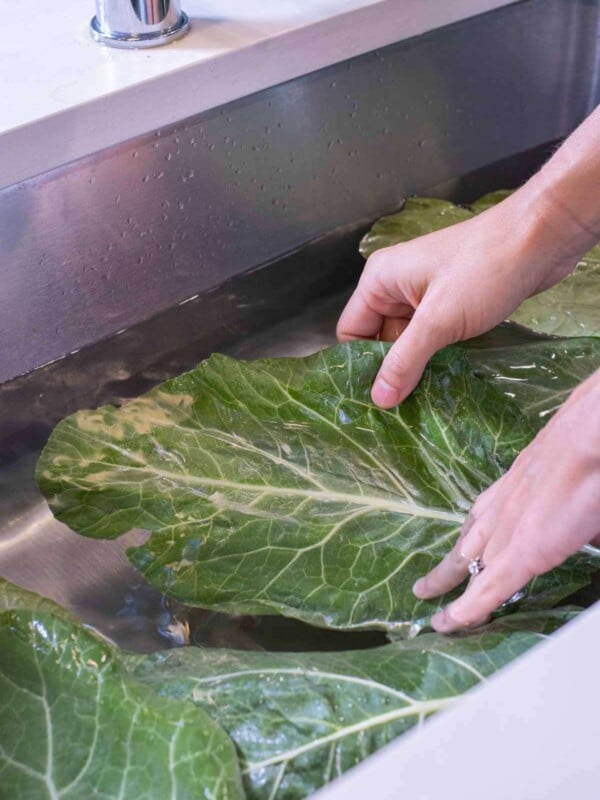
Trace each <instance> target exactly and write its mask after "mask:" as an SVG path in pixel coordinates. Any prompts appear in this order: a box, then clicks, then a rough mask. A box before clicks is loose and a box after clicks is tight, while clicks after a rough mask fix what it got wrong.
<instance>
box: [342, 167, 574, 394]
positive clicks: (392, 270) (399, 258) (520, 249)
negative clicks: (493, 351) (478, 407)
mask: <svg viewBox="0 0 600 800" xmlns="http://www.w3.org/2000/svg"><path fill="white" fill-rule="evenodd" d="M540 198H542V199H540ZM542 204H543V194H540V193H539V192H538V189H537V187H536V186H535V185H534V184H531V182H530V184H527V185H526V187H523V189H521V190H519V191H518V192H516V193H515V194H514V195H512V196H510V197H509V198H508V199H507V200H505V201H503V202H502V203H500V204H499V205H497V206H495V207H493V208H491V209H489V210H488V211H485V212H483V213H482V214H480V215H478V216H476V217H474V218H472V219H469V220H467V221H466V222H462V223H459V224H457V225H453V226H452V227H449V228H445V229H443V230H440V231H436V232H435V233H431V234H428V235H426V236H421V237H419V238H418V239H414V240H412V241H409V242H405V243H402V244H399V245H396V246H394V247H388V248H385V249H382V250H379V251H378V252H376V253H374V254H373V255H372V256H371V257H370V258H369V260H368V261H367V264H366V266H365V269H364V272H363V274H362V276H361V278H360V281H359V283H358V286H357V288H356V290H355V292H354V294H353V295H352V297H351V298H350V300H349V301H348V303H347V305H346V308H345V309H344V311H343V313H342V315H341V317H340V320H339V322H338V326H337V335H338V339H339V340H340V341H347V340H350V339H356V338H375V337H379V338H381V339H384V340H394V339H397V341H396V342H395V344H394V345H393V347H392V348H391V349H390V351H389V352H388V354H387V356H386V358H385V359H384V361H383V364H382V366H381V369H380V371H379V374H378V376H377V378H376V380H375V383H374V386H373V390H372V399H373V402H374V403H376V404H377V405H379V406H381V407H382V408H391V407H392V406H395V405H397V404H398V403H400V402H401V401H402V400H404V398H405V397H406V396H407V395H408V394H410V392H411V391H412V390H413V389H414V388H415V386H416V385H417V383H418V381H419V379H420V377H421V375H422V373H423V370H424V368H425V365H426V364H427V361H428V360H429V359H430V358H431V356H432V355H433V354H434V353H435V352H436V351H437V350H439V349H441V348H442V347H444V346H445V345H447V344H451V343H453V342H456V341H459V340H461V339H467V338H471V337H473V336H477V335H479V334H481V333H484V332H485V331H487V330H489V329H490V328H491V327H493V326H494V325H497V324H498V323H499V322H501V321H502V320H504V319H506V318H507V317H508V316H509V315H510V314H511V313H512V311H514V309H515V308H517V307H518V306H519V305H520V303H521V302H522V301H523V300H524V299H525V298H526V297H529V296H530V295H532V294H535V293H537V292H540V291H543V290H544V289H546V288H548V287H549V286H551V285H552V284H554V283H556V282H557V281H558V280H560V279H561V278H562V277H564V276H565V275H566V274H568V272H570V270H572V269H573V268H574V266H575V264H576V262H577V257H576V256H574V255H573V253H571V252H566V251H565V248H564V247H562V246H560V244H559V242H558V241H557V240H556V230H555V229H556V225H552V224H551V220H552V219H553V217H552V214H551V213H550V212H548V213H547V214H546V213H541V208H542Z"/></svg>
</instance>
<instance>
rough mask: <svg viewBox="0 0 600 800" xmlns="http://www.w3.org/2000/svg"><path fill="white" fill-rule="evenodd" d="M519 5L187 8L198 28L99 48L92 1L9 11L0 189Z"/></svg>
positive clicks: (381, 2)
mask: <svg viewBox="0 0 600 800" xmlns="http://www.w3.org/2000/svg"><path fill="white" fill-rule="evenodd" d="M511 2H515V0H451V2H449V1H448V0H277V1H275V0H262V1H261V2H260V3H248V2H247V0H183V4H182V5H183V8H184V10H185V11H186V12H187V13H188V15H189V17H190V19H191V21H192V30H191V32H190V33H189V34H188V35H187V36H186V37H184V38H183V39H181V40H180V41H178V42H174V43H172V44H169V45H167V46H165V47H159V48H156V49H152V50H136V51H123V50H115V49H113V48H107V47H104V46H101V45H99V44H97V43H95V42H93V41H92V40H91V38H90V37H89V35H88V24H89V20H90V18H91V17H92V15H93V12H94V3H93V2H92V1H91V0H88V2H82V1H81V0H61V2H60V3H40V0H20V2H18V3H9V4H7V5H8V8H7V9H3V29H4V31H5V38H4V40H3V43H2V45H1V47H0V87H1V90H2V106H1V108H2V110H1V111H0V187H3V186H7V185H10V184H12V183H16V182H18V181H20V180H23V179H25V178H28V177H31V176H32V175H36V174H39V173H40V172H44V171H46V170H48V169H51V168H53V167H57V166H61V165H63V164H66V163H68V162H70V161H73V160H74V159H77V158H80V157H82V156H85V155H89V154H90V153H93V152H96V151H98V150H101V149H103V148H105V147H109V146H110V145H112V144H115V143H117V142H121V141H124V140H127V139H131V138H133V137H135V136H139V135H141V134H143V133H147V132H148V131H151V130H154V129H156V128H160V127H162V126H164V125H169V124H171V123H173V122H176V121H177V120H180V119H184V118H186V117H189V116H191V115H193V114H197V113H199V112H201V111H206V110H208V109H210V108H214V107H217V106H220V105H222V104H223V103H226V102H229V101H231V100H235V99H237V98H240V97H243V96H245V95H248V94H251V93H252V92H255V91H258V90H260V89H264V88H266V87H268V86H274V85H275V84H277V83H281V82H282V81H286V80H290V79H291V78H295V77H298V76H299V75H303V74H306V73H308V72H311V71H313V70H316V69H320V68H322V67H325V66H328V65H330V64H333V63H336V62H338V61H342V60H344V59H347V58H350V57H352V56H355V55H359V54H361V53H365V52H368V51H369V50H373V49H375V48H377V47H383V46H385V45H388V44H391V43H393V42H395V41H399V40H401V39H406V38H408V37H410V36H415V35H418V34H421V33H424V32H426V31H428V30H432V29H434V28H437V27H441V26H442V25H447V24H450V23H452V22H456V21H458V20H461V19H465V18H467V17H469V16H473V15H474V14H478V13H482V12H485V11H489V10H492V9H494V8H498V7H499V6H504V5H509V4H510V3H511Z"/></svg>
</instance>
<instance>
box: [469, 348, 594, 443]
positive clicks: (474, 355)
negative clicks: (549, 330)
mask: <svg viewBox="0 0 600 800" xmlns="http://www.w3.org/2000/svg"><path fill="white" fill-rule="evenodd" d="M465 352H466V353H467V356H468V358H469V361H470V362H471V365H472V366H473V367H474V368H475V371H476V372H477V374H478V375H481V376H483V377H485V378H486V379H488V380H491V381H493V383H494V384H495V385H496V386H497V388H498V389H499V390H500V391H502V392H503V393H504V394H505V395H506V396H507V397H510V398H513V399H514V400H515V402H516V403H517V404H518V406H519V408H520V409H521V410H522V411H523V412H524V414H526V416H527V417H528V418H529V420H530V422H531V423H532V425H534V427H535V428H536V430H539V429H540V428H541V427H542V426H543V425H544V424H545V423H546V422H547V420H548V419H549V418H550V417H551V416H552V414H554V412H555V411H557V410H558V408H559V407H560V406H561V405H562V403H564V401H565V400H566V399H567V397H568V396H569V394H570V393H571V392H572V391H573V389H575V387H576V386H578V385H579V384H580V383H581V382H582V381H584V380H585V379H586V378H587V377H589V376H590V375H591V374H592V373H593V372H595V371H596V370H597V369H600V338H594V337H589V338H573V339H562V340H558V341H557V340H551V341H546V342H533V343H530V344H525V345H520V346H518V347H495V348H488V349H482V350H475V349H473V350H466V351H465Z"/></svg>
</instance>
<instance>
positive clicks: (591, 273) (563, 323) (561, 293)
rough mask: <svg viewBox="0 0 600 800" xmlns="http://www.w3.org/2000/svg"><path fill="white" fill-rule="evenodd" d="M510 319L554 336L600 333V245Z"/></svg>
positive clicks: (595, 334) (523, 305) (593, 334)
mask: <svg viewBox="0 0 600 800" xmlns="http://www.w3.org/2000/svg"><path fill="white" fill-rule="evenodd" d="M510 319H511V320H512V321H513V322H518V323H519V324H520V325H525V326H526V327H528V328H531V329H532V330H534V331H538V332H539V333H548V334H552V335H554V336H600V245H596V247H594V249H593V250H590V252H589V253H588V254H587V255H586V256H585V257H584V258H582V259H581V261H580V262H579V264H578V265H577V268H576V270H575V272H574V273H573V274H572V275H569V277H568V278H565V279H564V280H562V281H561V282H560V283H557V284H556V286H552V287H551V288H550V289H547V290H546V291H545V292H542V293H541V294H537V295H535V296H534V297H530V298H529V300H525V302H524V303H523V304H522V305H521V306H519V308H518V309H517V310H516V311H515V312H514V314H512V315H511V317H510Z"/></svg>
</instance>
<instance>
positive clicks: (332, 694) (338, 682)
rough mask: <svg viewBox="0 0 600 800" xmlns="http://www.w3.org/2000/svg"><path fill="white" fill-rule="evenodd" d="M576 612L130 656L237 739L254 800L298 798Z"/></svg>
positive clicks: (141, 671)
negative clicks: (469, 627) (469, 629)
mask: <svg viewBox="0 0 600 800" xmlns="http://www.w3.org/2000/svg"><path fill="white" fill-rule="evenodd" d="M571 616H572V612H570V611H568V610H564V611H560V612H546V613H544V614H517V615H514V616H513V617H510V618H508V619H507V620H498V621H496V622H495V623H493V624H491V625H489V626H487V627H486V628H484V629H481V631H479V632H474V633H472V634H470V635H468V636H462V637H447V636H441V635H439V634H433V633H431V634H422V635H420V636H418V637H417V638H416V639H414V640H411V641H401V642H395V643H393V644H389V645H385V646H384V647H379V648H375V649H371V650H358V651H353V652H343V653H301V654H292V653H286V654H282V653H249V652H235V651H233V650H229V651H228V650H225V651H223V650H221V651H219V650H207V649H205V650H199V649H196V648H185V649H178V650H173V651H169V652H166V653H156V654H154V655H151V656H133V657H130V658H128V661H127V664H128V667H129V669H130V670H132V672H133V674H134V675H135V677H136V678H137V679H139V680H142V681H145V682H147V683H148V684H149V685H150V686H152V687H153V688H154V689H156V690H157V691H158V692H159V693H160V694H161V695H165V696H168V697H176V698H179V699H183V698H188V699H191V700H193V701H194V702H195V703H196V704H197V705H199V706H200V707H201V708H203V709H204V710H205V711H206V712H207V713H208V714H210V715H211V717H212V718H213V719H214V720H216V721H217V722H219V723H220V724H221V725H222V726H223V727H224V728H225V730H227V731H228V733H229V734H230V736H231V737H232V738H233V740H234V742H235V744H236V746H237V748H238V752H239V753H240V757H241V761H242V771H243V774H244V781H245V786H246V792H247V796H248V798H252V799H253V800H264V799H265V798H270V800H299V799H300V798H303V797H306V796H307V795H309V794H310V793H311V792H314V791H316V790H317V789H319V788H320V787H321V786H324V785H325V784H326V783H328V782H329V781H330V780H332V779H333V778H336V777H337V776H338V775H341V774H342V773H343V772H345V771H346V770H348V769H349V768H350V767H352V766H354V765H355V764H357V763H358V762H360V761H362V760H363V759H364V758H366V757H367V756H368V755H370V754H371V753H373V752H375V751H376V750H377V749H379V748H380V747H382V746H383V745H385V744H387V743H388V742H389V741H391V740H392V739H394V738H395V737H397V736H399V735H401V734H402V733H404V732H405V731H407V730H409V729H410V728H411V727H413V726H415V725H420V724H421V723H422V722H423V720H424V719H425V718H426V717H428V716H429V715H430V714H432V713H434V712H436V711H438V710H440V709H443V708H446V707H447V706H449V705H450V704H451V703H453V702H454V701H455V699H456V698H457V697H458V696H459V695H461V694H462V693H463V692H466V691H467V690H469V689H470V688H472V687H473V686H476V685H477V684H478V683H480V682H481V681H484V680H485V679H486V678H487V677H488V676H489V675H491V674H492V673H494V672H495V671H496V670H498V669H500V668H501V667H503V666H504V665H505V664H507V663H509V662H510V661H512V660H513V659H514V658H516V657H517V656H519V655H520V654H521V653H523V652H524V651H526V650H528V649H529V648H530V647H532V646H533V645H535V644H536V643H538V642H539V641H540V640H541V639H543V638H544V635H546V634H549V633H551V632H552V631H553V630H554V629H556V628H557V627H559V626H560V625H561V624H562V623H563V622H566V621H567V620H568V619H569V618H570V617H571Z"/></svg>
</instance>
